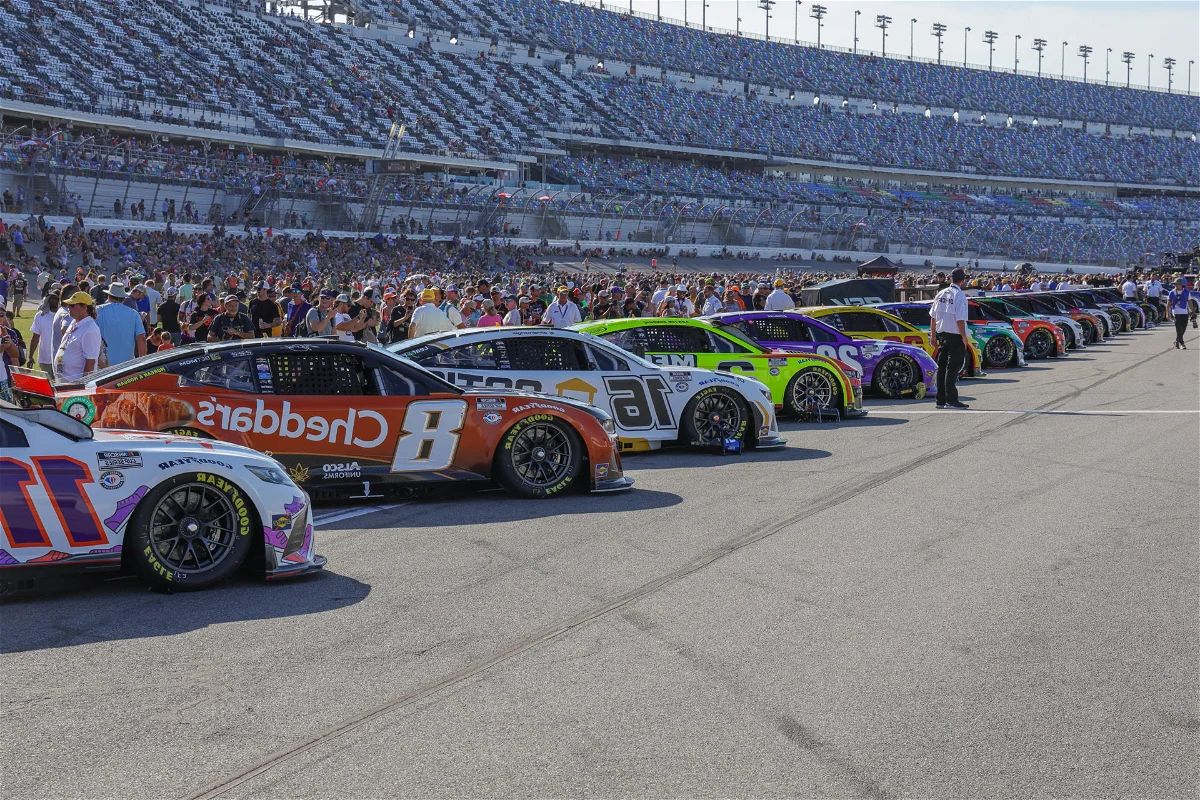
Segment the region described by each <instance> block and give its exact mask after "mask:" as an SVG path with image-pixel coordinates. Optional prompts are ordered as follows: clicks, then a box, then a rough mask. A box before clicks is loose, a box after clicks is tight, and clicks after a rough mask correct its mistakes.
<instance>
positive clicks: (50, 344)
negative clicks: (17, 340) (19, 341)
mask: <svg viewBox="0 0 1200 800" xmlns="http://www.w3.org/2000/svg"><path fill="white" fill-rule="evenodd" d="M59 301H60V297H59V294H58V292H57V291H50V292H48V293H47V294H46V297H45V298H44V299H43V300H42V305H41V307H40V308H39V309H38V310H37V313H36V314H34V315H33V325H32V326H31V328H30V333H31V334H32V335H31V336H30V339H29V356H28V361H29V366H30V367H34V366H36V367H37V368H38V369H40V370H41V371H42V372H45V373H46V374H47V375H50V374H52V366H53V364H54V316H55V314H57V313H58V307H59Z"/></svg>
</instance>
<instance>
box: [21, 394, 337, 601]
mask: <svg viewBox="0 0 1200 800" xmlns="http://www.w3.org/2000/svg"><path fill="white" fill-rule="evenodd" d="M0 528H3V531H4V539H3V541H0V595H3V594H4V593H5V588H6V587H13V586H15V585H18V584H19V579H20V578H21V577H31V576H34V575H37V574H39V573H44V572H47V571H50V570H58V571H61V570H68V569H69V570H92V569H102V568H110V569H120V568H125V569H128V570H131V571H136V572H137V573H138V574H139V575H140V576H141V577H142V578H143V579H144V580H145V581H146V582H147V583H149V584H150V585H152V586H154V587H156V588H160V589H168V590H192V589H203V588H205V587H207V586H211V585H212V584H214V583H217V582H218V581H220V580H223V579H224V578H227V577H229V576H230V575H232V574H233V573H234V572H235V571H237V570H238V569H239V568H241V567H247V568H250V569H252V570H253V571H254V572H256V573H258V574H262V575H265V576H266V577H267V578H269V579H278V578H288V577H292V576H295V575H303V574H305V573H309V572H313V571H315V570H319V569H321V568H322V567H324V566H325V559H324V558H323V557H322V556H319V555H316V554H315V553H314V552H313V525H312V516H311V513H310V504H309V499H308V496H307V495H306V494H305V493H304V491H303V490H301V489H300V488H299V487H297V486H296V484H295V483H293V482H292V480H291V478H289V477H288V476H287V474H286V473H284V471H283V470H282V469H280V467H279V464H277V463H276V462H275V461H274V460H273V459H271V458H269V457H268V456H264V455H262V454H261V453H256V452H254V451H253V450H249V449H247V448H245V447H238V446H237V445H232V444H225V443H222V442H211V441H201V440H198V439H190V438H187V437H181V436H168V435H162V434H157V433H143V432H130V431H106V430H95V431H93V430H92V428H90V427H89V426H88V425H87V424H86V423H84V422H83V421H81V420H79V419H76V418H74V417H71V416H68V415H67V414H64V413H62V412H61V411H58V410H56V409H54V408H19V407H17V406H14V405H12V404H10V403H4V402H0Z"/></svg>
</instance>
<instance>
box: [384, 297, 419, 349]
mask: <svg viewBox="0 0 1200 800" xmlns="http://www.w3.org/2000/svg"><path fill="white" fill-rule="evenodd" d="M416 308H417V293H416V292H415V291H413V290H412V289H406V290H405V291H404V298H403V299H402V300H401V301H400V302H399V303H397V304H396V305H395V306H394V307H393V308H392V313H391V314H389V315H388V323H387V326H388V333H389V336H390V337H391V341H393V342H402V341H404V340H405V339H407V338H408V325H409V323H410V322H412V315H413V311H415V310H416Z"/></svg>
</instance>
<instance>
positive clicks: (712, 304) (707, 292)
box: [700, 281, 723, 316]
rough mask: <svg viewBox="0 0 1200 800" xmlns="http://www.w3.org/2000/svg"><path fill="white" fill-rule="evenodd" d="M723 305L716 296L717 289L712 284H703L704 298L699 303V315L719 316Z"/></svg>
mask: <svg viewBox="0 0 1200 800" xmlns="http://www.w3.org/2000/svg"><path fill="white" fill-rule="evenodd" d="M722 308H723V304H722V303H721V298H720V297H718V296H717V288H716V287H715V286H713V284H712V282H711V281H710V282H708V283H706V284H704V297H703V299H702V300H701V303H700V313H701V314H704V315H706V316H707V315H708V314H719V313H720V312H721V309H722Z"/></svg>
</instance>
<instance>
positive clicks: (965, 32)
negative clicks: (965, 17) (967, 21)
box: [963, 25, 971, 67]
mask: <svg viewBox="0 0 1200 800" xmlns="http://www.w3.org/2000/svg"><path fill="white" fill-rule="evenodd" d="M970 32H971V26H970V25H968V26H967V27H965V28H963V66H964V67H965V66H966V65H967V34H968V33H970Z"/></svg>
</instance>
